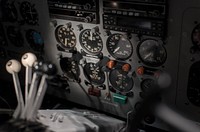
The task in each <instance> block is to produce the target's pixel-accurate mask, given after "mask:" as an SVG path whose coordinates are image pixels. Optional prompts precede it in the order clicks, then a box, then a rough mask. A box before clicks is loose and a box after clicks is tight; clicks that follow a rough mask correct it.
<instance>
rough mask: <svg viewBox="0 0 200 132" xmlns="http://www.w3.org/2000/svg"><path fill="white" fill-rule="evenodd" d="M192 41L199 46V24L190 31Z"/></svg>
mask: <svg viewBox="0 0 200 132" xmlns="http://www.w3.org/2000/svg"><path fill="white" fill-rule="evenodd" d="M192 42H193V44H194V45H195V46H198V48H200V24H199V25H197V26H196V27H195V28H194V30H193V32H192Z"/></svg>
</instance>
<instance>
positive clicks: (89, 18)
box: [84, 15, 93, 23]
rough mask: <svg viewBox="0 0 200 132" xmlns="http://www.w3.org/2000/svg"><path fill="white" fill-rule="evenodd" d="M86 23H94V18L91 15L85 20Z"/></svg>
mask: <svg viewBox="0 0 200 132" xmlns="http://www.w3.org/2000/svg"><path fill="white" fill-rule="evenodd" d="M84 21H85V22H86V23H89V22H92V21H93V16H92V15H90V16H86V18H85V20H84Z"/></svg>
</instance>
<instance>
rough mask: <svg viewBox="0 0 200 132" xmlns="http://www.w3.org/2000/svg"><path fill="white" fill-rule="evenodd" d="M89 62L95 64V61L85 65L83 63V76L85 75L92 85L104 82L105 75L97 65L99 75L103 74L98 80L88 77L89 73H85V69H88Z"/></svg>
mask: <svg viewBox="0 0 200 132" xmlns="http://www.w3.org/2000/svg"><path fill="white" fill-rule="evenodd" d="M90 64H93V65H95V63H86V64H85V65H84V67H83V73H84V76H85V78H86V79H87V80H88V81H89V82H90V83H92V84H94V85H98V86H99V85H102V84H103V83H104V82H105V80H106V75H105V73H104V72H103V71H102V70H101V67H100V66H99V70H100V72H101V75H103V76H101V80H100V81H99V82H98V81H93V80H92V79H91V78H90V77H89V75H88V73H87V70H88V69H89V68H88V66H89V65H90Z"/></svg>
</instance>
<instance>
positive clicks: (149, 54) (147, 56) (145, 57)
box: [144, 52, 153, 59]
mask: <svg viewBox="0 0 200 132" xmlns="http://www.w3.org/2000/svg"><path fill="white" fill-rule="evenodd" d="M152 55H153V53H152V52H151V53H148V54H147V55H145V56H144V59H147V58H149V57H150V56H152Z"/></svg>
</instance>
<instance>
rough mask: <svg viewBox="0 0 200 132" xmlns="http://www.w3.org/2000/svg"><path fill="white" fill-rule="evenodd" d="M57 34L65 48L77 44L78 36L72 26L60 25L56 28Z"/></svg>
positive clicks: (57, 38)
mask: <svg viewBox="0 0 200 132" xmlns="http://www.w3.org/2000/svg"><path fill="white" fill-rule="evenodd" d="M55 36H56V40H57V41H58V42H59V44H61V46H62V47H64V48H67V49H71V48H74V47H75V46H76V36H75V34H74V32H73V31H72V29H71V28H68V27H65V26H63V25H60V26H58V27H57V28H56V30H55Z"/></svg>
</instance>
